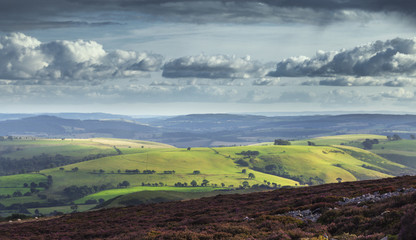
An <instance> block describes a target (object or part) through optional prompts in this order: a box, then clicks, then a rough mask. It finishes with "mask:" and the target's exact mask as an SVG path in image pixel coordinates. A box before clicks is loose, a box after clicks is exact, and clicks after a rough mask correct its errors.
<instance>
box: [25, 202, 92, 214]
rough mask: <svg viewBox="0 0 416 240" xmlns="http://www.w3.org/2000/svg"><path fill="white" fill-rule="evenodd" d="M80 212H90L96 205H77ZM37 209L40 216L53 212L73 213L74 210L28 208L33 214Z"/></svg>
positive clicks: (67, 208)
mask: <svg viewBox="0 0 416 240" xmlns="http://www.w3.org/2000/svg"><path fill="white" fill-rule="evenodd" d="M77 206H78V209H77V211H78V212H84V211H88V210H90V209H91V208H93V207H95V206H96V204H82V205H77ZM36 209H37V210H38V211H39V213H40V214H43V215H47V214H50V213H51V212H54V211H57V212H62V213H65V214H66V213H71V212H73V211H74V210H73V209H71V206H56V207H44V208H28V211H29V212H31V213H32V214H35V211H36Z"/></svg>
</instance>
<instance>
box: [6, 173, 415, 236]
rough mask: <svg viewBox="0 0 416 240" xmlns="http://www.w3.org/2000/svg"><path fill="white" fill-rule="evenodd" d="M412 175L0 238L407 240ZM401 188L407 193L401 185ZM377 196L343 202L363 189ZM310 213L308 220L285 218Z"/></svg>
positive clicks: (55, 224) (66, 222)
mask: <svg viewBox="0 0 416 240" xmlns="http://www.w3.org/2000/svg"><path fill="white" fill-rule="evenodd" d="M415 186H416V177H410V176H405V177H396V178H386V179H380V180H368V181H359V182H346V183H334V184H326V185H319V186H313V187H302V188H290V189H279V190H274V191H268V192H260V193H250V194H232V195H218V196H215V197H207V198H202V199H198V200H189V201H180V202H167V203H156V204H149V205H140V206H131V207H124V208H112V209H104V210H97V211H91V212H83V213H73V214H69V215H63V216H61V217H57V218H52V219H38V220H29V221H27V220H26V221H22V222H13V223H8V222H6V223H3V224H1V225H0V231H1V232H2V233H3V234H2V238H3V239H33V238H35V239H301V238H306V239H308V238H309V239H323V238H324V237H325V236H328V237H335V238H339V239H381V238H383V237H385V236H390V237H398V238H399V239H412V238H409V237H412V236H414V235H412V234H414V233H413V231H412V230H413V228H414V226H415V223H416V220H415V214H414V213H415V208H416V194H415V193H414V192H413V191H407V190H408V189H411V188H413V187H415ZM406 189H407V190H406ZM393 192H398V194H391V197H386V198H384V199H381V200H378V201H366V200H365V201H362V202H354V201H352V202H350V203H347V204H342V203H343V202H345V199H346V198H349V199H353V198H358V197H360V196H363V195H364V194H375V193H378V194H385V193H393ZM297 210H299V211H302V210H311V211H313V212H315V213H318V214H319V218H318V219H317V221H316V222H314V221H311V220H307V219H303V218H301V217H293V216H289V215H288V214H287V213H289V212H291V211H297Z"/></svg>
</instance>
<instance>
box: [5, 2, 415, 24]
mask: <svg viewBox="0 0 416 240" xmlns="http://www.w3.org/2000/svg"><path fill="white" fill-rule="evenodd" d="M415 9H416V3H415V2H414V1H412V0H395V1H391V0H367V1H362V0H343V1H340V0H291V1H286V0H276V1H270V0H241V1H235V0H210V1H193V0H140V1H131V0H117V1H114V0H101V1H97V0H72V1H68V0H38V1H30V0H2V1H1V2H0V30H3V31H11V30H12V31H15V30H16V29H18V30H25V29H34V28H51V27H66V26H74V25H78V26H79V25H91V24H107V23H108V22H107V21H91V19H93V20H95V19H101V18H104V17H103V16H106V18H115V19H114V20H115V21H113V22H117V20H119V19H121V17H119V16H118V17H117V15H118V14H116V13H120V12H122V13H123V14H122V15H123V18H130V19H137V18H139V19H144V20H146V19H154V18H156V19H158V20H161V21H167V22H172V21H177V22H192V23H210V22H232V23H253V22H273V23H281V22H302V23H307V24H319V25H325V24H330V23H332V22H335V21H344V20H355V19H361V20H363V19H364V20H365V19H368V18H370V16H369V14H372V13H387V14H396V15H402V16H406V17H409V18H412V19H414V18H415ZM110 13H114V14H110ZM113 15H114V16H113ZM60 16H65V18H63V17H60ZM79 19H81V21H80V20H79Z"/></svg>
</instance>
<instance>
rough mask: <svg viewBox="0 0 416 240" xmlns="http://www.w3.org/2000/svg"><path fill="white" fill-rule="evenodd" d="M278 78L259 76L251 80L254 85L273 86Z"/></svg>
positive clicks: (277, 81)
mask: <svg viewBox="0 0 416 240" xmlns="http://www.w3.org/2000/svg"><path fill="white" fill-rule="evenodd" d="M279 82H280V79H279V78H259V79H256V80H254V81H253V83H252V85H254V86H274V85H277V84H279Z"/></svg>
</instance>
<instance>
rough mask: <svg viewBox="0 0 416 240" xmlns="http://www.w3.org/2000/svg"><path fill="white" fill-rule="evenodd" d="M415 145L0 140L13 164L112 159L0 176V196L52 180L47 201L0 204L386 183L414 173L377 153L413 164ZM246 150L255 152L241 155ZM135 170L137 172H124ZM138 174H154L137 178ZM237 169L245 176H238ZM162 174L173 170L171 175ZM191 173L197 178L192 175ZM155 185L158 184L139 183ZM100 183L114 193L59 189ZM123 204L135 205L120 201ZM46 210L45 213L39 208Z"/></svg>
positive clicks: (334, 140)
mask: <svg viewBox="0 0 416 240" xmlns="http://www.w3.org/2000/svg"><path fill="white" fill-rule="evenodd" d="M365 139H378V140H379V141H380V143H379V144H374V148H373V149H372V150H371V151H373V152H369V151H367V150H363V149H360V148H357V147H362V146H360V144H361V142H362V141H364V140H365ZM308 141H311V142H313V143H314V144H315V146H308ZM415 147H416V141H410V140H401V141H394V142H393V141H387V138H386V137H385V136H379V135H338V136H331V137H320V138H314V139H308V140H300V141H292V145H285V146H275V145H273V144H272V143H263V144H256V145H252V146H241V147H222V148H220V147H218V148H192V149H190V150H187V149H180V148H174V147H172V146H170V145H166V144H159V143H153V142H146V141H138V140H126V139H106V138H98V139H65V140H61V139H59V140H43V139H41V140H15V141H3V142H0V151H2V156H5V155H6V156H8V157H10V158H16V159H18V158H19V157H22V156H25V157H30V156H35V155H39V154H40V153H45V154H62V155H64V154H65V155H68V156H71V157H76V158H82V157H85V156H88V155H90V154H106V153H111V154H112V155H111V156H107V157H101V158H97V159H93V160H88V161H83V162H77V163H74V164H69V165H65V166H59V167H54V168H49V169H44V170H41V171H40V172H39V173H28V174H19V175H11V176H3V177H0V195H7V194H12V193H13V192H14V191H16V190H19V191H21V192H22V193H25V192H27V191H29V190H30V189H29V188H23V184H25V183H27V184H30V183H31V182H34V183H39V182H46V181H47V177H48V176H51V177H52V179H53V184H52V185H51V186H49V189H43V188H38V190H40V194H42V195H46V196H47V198H46V199H40V198H39V197H38V196H37V195H36V194H34V195H32V196H28V197H13V198H6V199H5V198H3V199H0V203H1V204H3V205H5V206H10V205H11V204H15V203H20V204H22V203H28V202H47V201H50V200H59V201H63V202H67V204H69V203H70V202H74V203H75V204H83V203H85V201H86V200H90V199H95V200H99V199H104V200H109V199H112V198H114V197H117V196H122V195H124V196H125V197H123V198H129V199H130V198H132V196H136V198H137V199H138V200H137V201H138V202H143V203H146V202H152V201H159V200H160V199H165V200H174V199H189V198H196V197H201V196H208V195H211V194H217V193H218V192H216V191H215V190H219V189H225V190H227V189H235V188H239V187H240V186H243V185H244V184H248V185H249V186H253V185H254V186H256V185H262V184H266V185H269V186H272V185H274V186H278V187H279V186H300V185H302V184H304V185H308V184H321V183H333V182H337V181H338V180H337V179H339V178H340V179H342V181H356V180H364V179H375V178H385V177H392V176H395V175H401V174H407V173H409V172H411V171H413V170H412V169H409V168H408V167H407V166H409V162H406V161H403V162H400V161H390V160H391V159H390V160H389V159H386V158H383V157H380V156H379V155H377V154H380V155H381V156H384V155H383V154H396V153H397V154H398V153H400V154H401V156H404V155H405V154H407V155H408V156H409V157H410V158H413V157H415V159H416V151H414V149H415ZM249 151H251V152H256V154H255V155H245V154H243V153H244V152H249ZM375 153H377V154H375ZM409 161H410V160H409ZM242 163H245V165H244V164H242ZM405 165H406V166H405ZM73 169H78V170H77V171H75V170H73ZM136 169H137V170H138V171H139V172H140V173H132V172H130V173H127V172H126V170H130V171H133V170H136ZM144 170H154V171H155V172H154V173H153V174H143V171H144ZM243 170H245V171H246V172H245V173H243ZM165 171H174V174H171V173H165ZM194 171H199V173H198V174H194ZM250 176H251V177H250ZM204 180H207V181H208V185H207V186H205V187H201V183H202V182H203V181H204ZM123 181H128V182H129V186H128V187H127V188H125V187H124V188H116V187H117V186H118V185H119V184H120V183H122V182H123ZM192 181H196V182H197V185H198V187H190V183H191V182H192ZM178 182H180V183H186V184H187V185H188V187H174V185H175V184H176V183H178ZM245 182H247V183H245ZM155 184H158V186H157V187H156V186H146V185H155ZM102 185H107V186H112V188H114V189H108V190H103V191H98V192H95V193H93V194H90V195H87V196H83V197H80V198H77V199H71V200H69V199H68V196H67V195H65V194H64V192H63V190H64V189H65V188H68V187H70V186H77V187H81V186H86V187H89V188H94V186H95V187H96V189H98V187H100V186H102ZM143 185H145V186H143ZM246 189H247V187H246ZM253 190H254V188H253ZM139 196H140V197H139ZM133 198H134V197H133ZM120 199H121V198H120ZM158 199H159V200H158ZM126 201H127V200H126ZM129 201H132V202H134V200H128V201H127V202H129ZM116 205H117V204H116ZM121 205H122V204H121ZM49 210H50V209H46V208H45V211H49ZM58 211H59V210H58Z"/></svg>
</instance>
